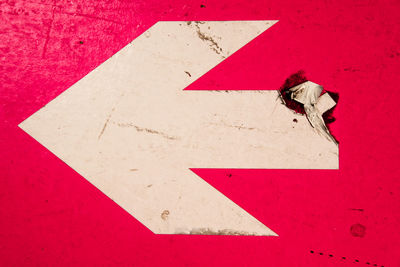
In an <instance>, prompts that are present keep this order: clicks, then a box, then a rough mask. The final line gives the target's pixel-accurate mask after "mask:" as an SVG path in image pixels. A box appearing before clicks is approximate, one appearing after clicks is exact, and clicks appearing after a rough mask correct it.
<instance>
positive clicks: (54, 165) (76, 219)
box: [0, 0, 400, 266]
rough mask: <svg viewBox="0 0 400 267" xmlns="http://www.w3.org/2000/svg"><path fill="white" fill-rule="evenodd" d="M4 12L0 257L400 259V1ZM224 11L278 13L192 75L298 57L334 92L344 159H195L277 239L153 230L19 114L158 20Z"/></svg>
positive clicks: (222, 261)
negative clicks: (264, 164)
mask: <svg viewBox="0 0 400 267" xmlns="http://www.w3.org/2000/svg"><path fill="white" fill-rule="evenodd" d="M201 5H204V7H201ZM0 11H1V13H0V18H1V24H0V33H1V35H0V60H1V63H0V86H1V87H0V88H1V91H0V104H1V109H0V121H1V131H0V144H1V148H2V150H1V153H0V188H1V189H0V203H1V204H0V262H1V265H2V266H36V265H38V266H47V265H48V266H54V265H56V266H71V265H85V266H87V265H96V266H98V265H101V266H103V265H115V266H126V265H129V266H225V265H228V266H368V265H370V266H374V264H377V266H400V254H399V251H400V234H399V229H400V213H399V210H400V180H399V177H400V171H399V168H398V158H399V138H398V134H399V123H398V115H399V114H398V108H397V105H398V99H399V90H398V86H397V85H398V77H399V76H398V72H399V69H400V66H399V65H400V60H399V59H400V48H399V44H400V36H399V32H400V26H399V25H400V24H399V23H398V22H399V20H398V14H399V12H400V2H398V1H395V0H393V1H375V0H359V1H348V0H347V1H344V0H343V1H342V0H341V1H330V0H326V1H290V0H281V1H225V0H218V1H217V0H214V1H204V2H201V1H149V0H146V1H116V0H109V1H106V0H99V1H79V0H78V1H63V0H54V1H46V0H42V1H39V0H29V1H22V0H16V1H12V0H11V1H5V2H4V1H2V2H0ZM231 19H235V20H238V19H279V20H280V22H278V24H276V25H275V26H273V27H272V28H271V29H269V30H267V31H266V32H265V33H264V34H263V35H261V36H260V37H259V38H257V39H256V40H255V41H254V42H252V43H250V44H249V45H248V46H246V47H245V48H243V49H241V50H240V51H239V52H238V53H236V54H235V55H233V56H232V57H231V58H228V59H227V60H226V61H225V62H223V63H222V64H220V65H219V66H217V67H216V68H215V69H213V70H212V71H211V72H210V73H208V74H207V75H205V76H204V77H202V78H201V79H200V80H199V81H197V82H196V83H194V84H193V85H192V86H190V88H189V89H279V87H280V86H281V85H282V84H283V82H284V81H285V79H286V78H287V77H288V76H290V75H291V74H293V73H295V72H297V71H299V70H304V71H305V73H306V75H307V77H308V78H309V79H310V80H312V81H314V82H316V83H319V84H321V85H323V86H324V87H325V89H327V90H330V91H335V92H338V93H339V94H340V102H339V105H338V107H337V109H336V110H335V114H334V115H335V117H336V118H337V121H336V122H334V123H332V124H331V125H330V127H331V129H332V131H333V132H334V134H335V136H336V137H337V138H338V140H339V141H340V170H339V171H308V170H301V171H298V170H285V171H283V170H195V171H196V173H198V174H200V175H201V177H203V178H204V179H205V180H206V181H208V182H209V183H211V184H212V185H214V186H215V187H216V188H217V189H219V190H221V191H222V192H223V193H224V194H226V195H227V196H229V197H230V198H232V199H233V200H234V201H235V202H237V203H238V204H239V205H241V206H242V207H244V208H245V209H246V210H248V211H249V212H250V213H252V214H253V215H254V216H256V217H257V218H258V219H259V220H260V221H262V222H263V223H265V224H266V225H267V226H268V227H271V229H272V230H274V231H275V232H277V233H278V234H279V235H280V236H279V237H235V236H159V235H154V234H152V233H151V232H150V231H148V230H147V229H146V228H144V227H143V226H142V225H141V224H140V223H139V222H138V221H137V220H135V219H134V218H133V217H132V216H130V215H129V214H127V213H126V212H125V211H124V210H122V209H121V208H120V207H118V206H117V205H116V204H115V203H114V202H112V201H111V200H110V199H109V198H107V197H106V196H105V195H103V194H102V193H101V192H100V191H98V190H97V189H96V188H94V187H93V186H92V185H91V184H89V183H88V182H87V181H86V180H85V179H84V178H83V177H81V176H80V175H78V174H77V173H75V172H74V171H73V170H72V169H71V168H69V167H68V166H67V165H65V164H64V163H63V162H61V160H59V159H58V158H57V157H55V156H54V155H52V154H51V153H50V152H49V151H47V150H46V149H44V148H43V147H42V146H41V145H40V144H38V143H37V142H36V141H35V140H34V139H32V138H31V137H30V136H28V135H27V134H26V133H24V132H23V131H22V130H20V129H19V128H18V127H17V125H18V124H19V123H20V122H21V121H22V120H24V119H25V118H27V117H28V116H30V115H31V114H32V113H34V112H35V111H37V110H38V109H39V108H41V107H42V106H43V105H45V104H46V103H47V102H49V101H50V100H52V99H53V98H54V97H56V96H57V95H58V94H60V93H61V92H62V91H64V90H66V89H67V88H68V87H69V86H71V85H72V84H73V83H75V82H76V81H77V80H79V79H80V78H82V77H83V76H84V75H85V74H87V73H88V72H89V71H91V70H92V69H94V68H95V67H96V66H98V65H99V64H100V63H102V62H103V61H105V60H106V59H107V58H109V57H110V56H111V55H113V54H114V53H115V52H117V51H118V50H119V49H121V48H122V47H123V46H124V45H126V44H127V43H128V42H130V41H131V40H133V39H134V38H135V37H137V36H138V35H139V34H141V33H142V32H143V31H144V30H146V29H147V28H149V27H150V26H151V25H152V24H154V23H155V22H156V21H158V20H231ZM354 225H358V226H354ZM359 225H362V226H363V227H364V228H365V229H364V232H363V235H362V237H361V236H360V231H361V232H362V230H360V229H361V228H362V227H361V228H360V226H359ZM355 227H358V228H357V229H358V230H357V231H358V232H357V234H356V235H354V231H353V232H352V230H351V229H352V228H353V230H354V228H355ZM310 251H313V253H311V252H310ZM320 253H322V255H320ZM330 255H331V256H330ZM342 257H345V259H343V258H342ZM356 260H358V261H359V262H356ZM367 263H369V264H367Z"/></svg>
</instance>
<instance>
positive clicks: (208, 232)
mask: <svg viewBox="0 0 400 267" xmlns="http://www.w3.org/2000/svg"><path fill="white" fill-rule="evenodd" d="M175 234H177V235H247V236H255V235H258V234H257V233H254V232H247V231H238V230H232V229H222V230H214V229H211V228H206V227H205V228H193V229H191V230H177V231H175Z"/></svg>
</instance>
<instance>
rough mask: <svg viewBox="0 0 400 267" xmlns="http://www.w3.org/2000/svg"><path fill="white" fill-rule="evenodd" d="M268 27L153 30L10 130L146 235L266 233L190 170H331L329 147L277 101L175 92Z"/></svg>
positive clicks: (238, 24)
mask: <svg viewBox="0 0 400 267" xmlns="http://www.w3.org/2000/svg"><path fill="white" fill-rule="evenodd" d="M274 23H276V21H219V22H201V23H196V22H191V23H186V22H158V23H157V24H155V25H154V26H152V27H151V28H150V29H149V30H148V31H147V32H146V33H144V34H142V35H141V36H140V37H138V38H137V39H135V40H134V41H133V42H132V43H131V44H129V45H128V46H126V47H125V48H123V49H122V50H121V51H119V52H118V53H117V54H115V55H114V56H113V57H112V58H110V59H109V60H107V61H106V62H104V63H103V64H102V65H100V66H99V67H98V68H96V69H95V70H94V71H92V72H91V73H90V74H88V75H87V76H85V77H84V78H83V79H82V80H80V81H79V82H77V83H76V84H74V85H73V86H72V87H71V88H69V89H68V90H66V91H65V92H64V93H62V94H61V95H60V96H58V97H57V98H56V99H54V100H53V101H51V102H50V103H49V104H48V105H46V106H45V107H43V108H42V109H41V110H39V111H38V112H36V113H35V114H34V115H32V116H31V117H30V118H28V119H27V120H25V121H24V122H22V123H21V124H20V127H21V128H22V129H24V130H25V131H26V132H27V133H28V134H30V135H31V136H32V137H34V138H35V139H36V140H37V141H39V142H40V143H41V144H43V145H44V146H45V147H46V148H48V149H49V150H50V151H52V152H53V153H54V154H55V155H57V156H58V157H59V158H61V159H62V160H63V161H64V162H66V163H67V164H68V165H69V166H70V167H71V168H73V169H74V170H76V171H77V172H78V173H80V174H81V175H82V176H83V177H85V178H86V179H88V180H89V181H90V182H91V183H92V184H93V185H95V186H96V187H97V188H99V189H100V190H101V191H102V192H104V193H105V194H106V195H107V196H109V197H110V198H111V199H113V200H114V201H115V202H116V203H118V204H119V205H120V206H121V207H123V208H124V209H125V210H126V211H128V212H129V213H130V214H132V215H133V216H134V217H135V218H136V219H138V220H139V221H140V222H142V223H143V224H144V225H145V226H147V227H148V228H149V229H150V230H151V231H153V232H154V233H157V234H227V235H233V234H238V235H276V234H275V233H274V232H273V231H271V230H270V229H269V228H268V227H266V226H265V225H263V224H262V223H261V222H259V221H258V220H257V219H255V218H254V217H253V216H251V215H250V214H248V213H247V212H246V211H245V210H243V209H242V208H240V207H239V206H238V205H236V204H235V203H234V202H232V201H231V200H229V199H228V198H227V197H225V196H224V195H222V194H221V193H220V192H218V191H217V190H216V189H215V188H213V187H212V186H210V185H209V184H207V183H206V182H205V181H204V180H202V179H201V178H199V177H198V176H196V175H195V174H194V173H193V172H191V171H190V170H189V168H328V169H329V168H332V169H335V168H337V167H338V150H337V147H336V146H335V145H333V144H332V143H330V142H329V141H327V140H326V139H324V138H322V137H320V136H319V135H318V134H316V133H315V132H314V131H313V129H312V127H310V125H309V123H308V121H307V119H306V118H305V117H304V116H300V115H295V114H293V113H292V112H291V111H290V110H288V109H287V108H286V107H285V106H284V105H281V104H280V101H279V99H278V93H277V92H276V91H241V92H235V91H231V92H228V93H226V92H219V91H214V92H213V91H183V90H182V89H183V88H185V87H186V86H188V85H189V84H190V83H192V82H193V81H195V80H196V79H197V78H199V77H200V76H202V75H204V74H205V73H206V72H207V71H209V70H210V69H212V68H213V67H214V66H216V65H217V64H218V63H220V62H221V61H222V60H223V59H224V58H226V57H228V56H229V55H231V54H233V53H234V52H235V51H237V50H238V49H240V48H241V47H243V46H244V45H245V44H246V43H248V42H249V41H251V40H252V39H253V38H255V37H256V36H258V35H259V34H260V33H262V32H263V31H265V30H266V29H268V28H269V27H271V26H272V25H273V24H274ZM189 24H190V25H189ZM260 53H261V51H260ZM187 73H190V75H188V74H187ZM294 118H296V119H297V120H298V123H294V122H293V119H294Z"/></svg>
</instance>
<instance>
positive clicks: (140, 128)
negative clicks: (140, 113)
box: [116, 122, 179, 140]
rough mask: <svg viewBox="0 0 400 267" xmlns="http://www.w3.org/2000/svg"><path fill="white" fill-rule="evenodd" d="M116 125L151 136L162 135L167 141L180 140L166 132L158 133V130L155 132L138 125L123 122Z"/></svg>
mask: <svg viewBox="0 0 400 267" xmlns="http://www.w3.org/2000/svg"><path fill="white" fill-rule="evenodd" d="M116 124H117V125H118V126H119V127H133V128H134V129H135V130H136V131H138V132H146V133H150V134H157V135H160V136H162V137H164V138H166V139H170V140H178V139H179V138H178V137H176V136H171V135H168V134H166V133H164V132H160V131H156V130H153V129H150V128H143V127H139V126H137V125H135V124H133V123H121V122H118V123H116Z"/></svg>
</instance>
